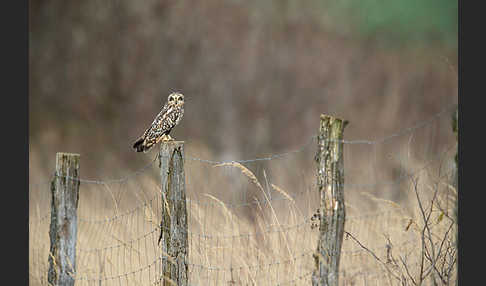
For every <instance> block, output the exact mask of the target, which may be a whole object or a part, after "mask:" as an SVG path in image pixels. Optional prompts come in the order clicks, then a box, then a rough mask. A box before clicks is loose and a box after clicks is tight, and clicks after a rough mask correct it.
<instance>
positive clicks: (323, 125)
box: [312, 114, 347, 286]
mask: <svg viewBox="0 0 486 286" xmlns="http://www.w3.org/2000/svg"><path fill="white" fill-rule="evenodd" d="M346 124H347V121H343V120H341V119H337V118H334V117H332V116H328V115H324V114H322V115H321V121H320V125H319V134H318V137H317V154H316V158H315V159H316V161H317V165H318V167H317V186H318V190H319V193H320V196H321V200H320V207H319V212H318V215H319V219H320V224H319V240H318V244H317V253H316V254H315V255H314V258H315V263H316V269H315V270H314V272H313V273H312V285H314V286H317V285H335V286H337V285H338V281H339V275H338V271H339V259H340V255H341V245H342V241H343V234H344V220H345V211H344V191H343V186H344V164H343V142H342V140H343V131H344V127H345V126H346Z"/></svg>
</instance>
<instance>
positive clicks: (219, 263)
mask: <svg viewBox="0 0 486 286" xmlns="http://www.w3.org/2000/svg"><path fill="white" fill-rule="evenodd" d="M453 147H454V146H453ZM313 152H314V145H313V144H309V146H308V147H305V148H304V149H302V150H301V151H300V152H297V153H292V154H288V155H285V156H282V158H276V159H273V160H270V161H263V162H262V161H254V162H248V163H246V164H238V163H227V164H223V165H215V164H210V163H207V162H203V161H201V160H196V159H187V158H186V165H185V170H186V188H187V194H188V198H189V199H188V201H187V207H188V215H189V235H188V237H189V268H188V269H189V284H190V285H310V281H311V276H312V271H313V270H314V267H315V266H314V258H313V254H314V253H315V250H316V243H317V239H318V234H319V230H318V227H316V222H315V221H314V220H313V219H312V216H313V214H314V213H315V211H316V209H317V207H318V201H319V194H318V192H317V188H316V185H315V184H316V177H315V166H314V164H315V163H314V162H313V161H312V156H313ZM349 153H351V152H349ZM454 154H455V148H443V149H442V152H441V153H438V155H437V156H436V157H431V158H430V159H429V160H423V161H421V160H417V161H415V160H409V161H408V163H407V164H406V163H403V165H402V167H403V168H404V169H406V170H407V174H406V175H405V176H398V177H395V178H393V179H392V180H391V181H386V180H385V181H380V180H377V179H376V178H375V179H374V180H373V181H371V184H369V183H368V184H364V182H370V180H369V176H368V175H366V174H362V176H358V175H356V174H358V173H357V172H355V173H353V172H352V171H351V170H353V168H352V167H353V166H351V164H350V163H349V162H345V168H346V166H347V165H346V163H347V164H348V165H349V169H350V174H353V176H354V178H353V177H352V176H349V177H346V176H345V177H346V180H347V181H349V184H348V185H347V186H346V185H345V199H346V223H345V231H346V233H345V236H344V242H343V248H342V254H341V263H340V284H341V285H416V284H420V280H421V279H423V283H422V285H434V283H433V281H434V280H435V281H436V282H437V283H438V285H443V284H447V283H445V282H447V281H448V282H449V283H450V284H453V282H454V279H455V275H456V271H455V263H456V260H455V259H456V257H457V251H456V250H457V248H456V245H455V231H456V227H457V225H456V223H455V222H456V220H455V215H454V205H455V204H454V203H455V198H456V189H455V188H454V187H453V186H452V185H451V177H452V173H451V172H452V171H453V169H451V168H450V167H447V166H450V162H451V160H452V158H453V156H454ZM412 157H413V156H412ZM412 157H411V158H412ZM363 162H364V161H363ZM377 165H378V164H377ZM377 165H374V166H375V167H377ZM361 167H363V165H362V166H361ZM368 167H369V165H368ZM157 170H158V168H157V163H155V162H154V163H153V164H152V165H151V166H149V168H147V169H145V170H144V171H143V172H141V173H140V174H134V175H131V176H128V177H126V178H123V179H122V180H120V181H84V182H83V181H82V182H81V186H80V201H79V211H78V214H79V217H78V223H79V232H78V243H77V259H76V260H77V261H76V267H77V275H76V280H77V281H76V285H153V284H157V283H158V281H160V277H161V274H160V267H161V263H160V262H161V259H162V257H163V256H162V253H161V251H160V247H158V245H157V239H158V237H159V227H158V225H159V223H160V219H161V213H160V208H161V206H162V205H163V203H162V201H161V193H160V182H159V177H158V173H157ZM378 173H379V172H378ZM376 177H377V178H379V176H378V175H376ZM365 178H368V179H367V180H366V179H365ZM353 179H358V180H357V182H360V184H357V183H356V181H355V182H352V181H353ZM347 181H346V182H347ZM346 182H345V184H346ZM390 190H394V192H398V193H400V196H399V197H398V198H399V200H397V199H396V198H397V197H396V196H395V197H391V198H389V197H387V196H384V195H380V194H385V193H388V192H390ZM393 198H395V199H393ZM419 201H420V202H421V205H419ZM432 201H433V204H432V205H431V202H432ZM30 204H31V207H30V223H29V243H30V247H29V250H30V251H29V275H30V281H31V282H30V284H31V285H47V277H46V276H47V268H48V264H47V257H48V250H49V237H48V228H49V222H50V217H49V208H50V207H49V193H48V183H47V182H46V183H39V184H37V185H33V184H32V185H31V189H30ZM421 208H422V210H423V211H424V212H423V213H422V212H421ZM424 215H425V216H424ZM424 218H425V219H424ZM425 221H426V222H427V224H426V225H427V227H426V228H424V226H425V223H424V222H425ZM422 238H424V239H423V240H422ZM422 246H424V247H425V248H424V247H422ZM432 246H433V247H432ZM425 253H427V254H430V255H431V256H429V257H432V258H430V259H433V260H429V259H427V256H424V254H425ZM432 261H436V262H435V263H433V264H434V265H433V267H432V268H430V267H431V265H432ZM420 273H422V274H420ZM446 273H447V275H446ZM421 276H422V278H421ZM441 278H442V280H441ZM444 279H446V280H444ZM447 279H448V280H447Z"/></svg>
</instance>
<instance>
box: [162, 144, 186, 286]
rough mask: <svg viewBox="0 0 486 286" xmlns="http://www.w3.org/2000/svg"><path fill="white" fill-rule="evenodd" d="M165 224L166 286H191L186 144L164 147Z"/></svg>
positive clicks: (163, 206) (163, 199) (163, 233)
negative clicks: (189, 284)
mask: <svg viewBox="0 0 486 286" xmlns="http://www.w3.org/2000/svg"><path fill="white" fill-rule="evenodd" d="M159 162H160V175H161V178H162V204H163V205H162V206H161V208H162V221H161V224H160V226H161V234H160V238H159V243H161V247H162V251H163V252H164V253H165V254H167V255H168V257H164V258H163V259H162V273H163V275H164V282H163V285H164V286H165V285H178V286H180V285H182V286H185V285H187V279H188V277H187V257H188V243H187V234H188V227H187V208H186V188H185V174H184V142H183V141H169V142H162V143H161V144H160V152H159Z"/></svg>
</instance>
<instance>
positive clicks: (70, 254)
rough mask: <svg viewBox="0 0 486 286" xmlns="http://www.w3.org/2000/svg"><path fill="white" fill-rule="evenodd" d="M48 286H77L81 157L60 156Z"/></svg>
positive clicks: (53, 192) (53, 190)
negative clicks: (75, 280) (75, 284)
mask: <svg viewBox="0 0 486 286" xmlns="http://www.w3.org/2000/svg"><path fill="white" fill-rule="evenodd" d="M51 195H52V197H51V225H50V229H49V238H50V243H51V246H50V252H49V257H48V262H49V270H48V273H47V280H48V282H49V285H74V275H75V273H76V239H77V232H78V214H77V210H78V200H79V154H70V153H57V154H56V173H55V176H54V179H53V180H52V182H51Z"/></svg>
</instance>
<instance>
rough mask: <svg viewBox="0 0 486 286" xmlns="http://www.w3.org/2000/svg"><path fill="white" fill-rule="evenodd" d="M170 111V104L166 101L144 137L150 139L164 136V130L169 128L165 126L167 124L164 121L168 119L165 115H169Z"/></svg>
mask: <svg viewBox="0 0 486 286" xmlns="http://www.w3.org/2000/svg"><path fill="white" fill-rule="evenodd" d="M168 112H169V105H168V104H167V103H166V104H165V105H164V106H163V107H162V110H161V111H160V112H159V114H157V116H156V117H155V119H154V121H153V122H152V124H151V125H150V127H149V128H147V130H146V131H145V133H144V135H143V137H145V138H146V139H148V140H155V139H157V138H158V137H160V136H162V134H164V132H166V131H168V130H166V129H167V128H164V127H165V126H164V124H163V123H164V121H165V120H166V119H165V117H166V116H167V113H168Z"/></svg>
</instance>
